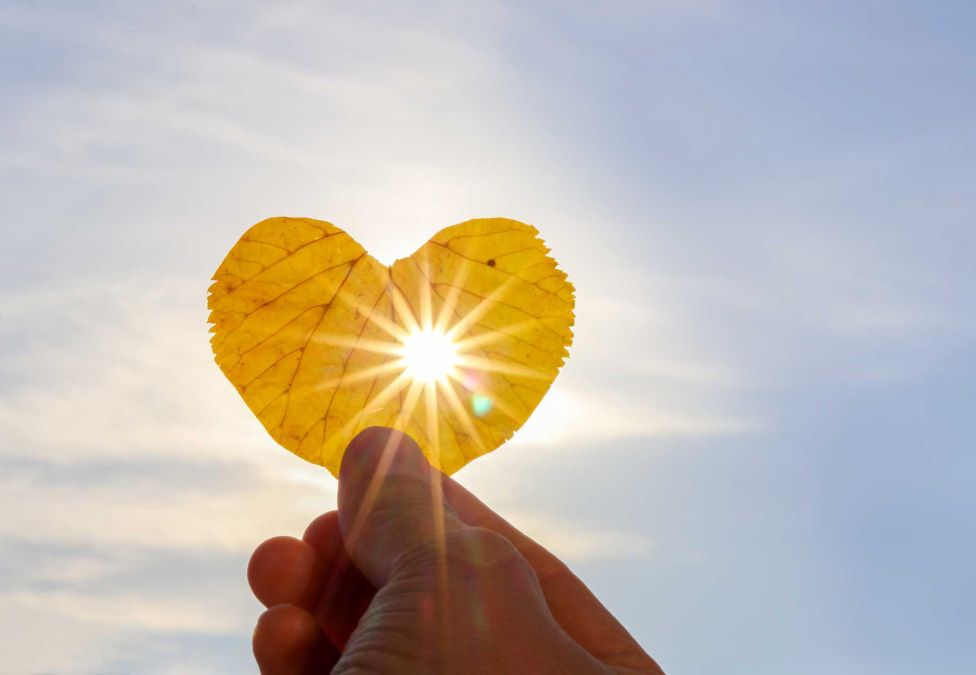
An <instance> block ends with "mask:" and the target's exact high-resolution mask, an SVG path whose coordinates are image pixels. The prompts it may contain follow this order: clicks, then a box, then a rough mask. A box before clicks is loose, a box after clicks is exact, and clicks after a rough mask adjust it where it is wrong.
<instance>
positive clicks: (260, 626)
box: [252, 605, 340, 675]
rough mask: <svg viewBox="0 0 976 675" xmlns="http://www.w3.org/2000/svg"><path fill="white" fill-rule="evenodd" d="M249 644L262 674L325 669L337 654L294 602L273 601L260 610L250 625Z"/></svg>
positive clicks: (294, 674) (293, 674)
mask: <svg viewBox="0 0 976 675" xmlns="http://www.w3.org/2000/svg"><path fill="white" fill-rule="evenodd" d="M252 646H253V649H254V658H255V660H256V661H257V662H258V668H260V670H261V673H263V674H264V675H303V674H305V673H309V674H310V673H327V672H329V670H331V669H332V667H333V666H334V665H335V664H336V662H337V661H338V660H339V656H340V654H339V652H338V650H337V649H336V648H335V647H333V646H332V644H331V643H330V642H329V641H328V639H327V638H326V637H325V635H323V634H322V632H321V631H320V630H319V628H318V625H317V624H316V623H315V619H313V618H312V615H311V614H309V613H308V612H306V611H305V610H303V609H301V608H299V607H295V606H294V605H276V606H275V607H272V608H271V609H269V610H267V611H266V612H264V614H262V615H261V617H260V618H259V619H258V623H257V626H255V628H254V636H253V638H252Z"/></svg>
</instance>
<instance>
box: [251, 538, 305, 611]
mask: <svg viewBox="0 0 976 675" xmlns="http://www.w3.org/2000/svg"><path fill="white" fill-rule="evenodd" d="M319 567H320V564H319V558H318V556H317V555H316V551H315V549H314V548H312V546H311V545H309V544H308V543H307V542H304V541H301V540H299V539H295V538H294V537H273V538H271V539H268V540H267V541H266V542H264V543H263V544H261V545H260V546H258V547H257V548H256V549H255V550H254V553H253V554H251V560H250V562H249V563H248V566H247V580H248V583H250V585H251V590H252V591H253V592H254V595H255V596H256V597H257V599H258V600H260V601H261V602H262V603H263V604H264V606H265V607H273V606H275V605H280V604H290V605H297V606H299V607H304V608H306V609H309V608H311V607H312V605H313V604H314V602H315V601H316V599H317V598H318V595H319V588H320V586H321V584H320V583H319V578H320V577H321V575H320V574H319Z"/></svg>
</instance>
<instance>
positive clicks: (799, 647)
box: [0, 0, 976, 675]
mask: <svg viewBox="0 0 976 675" xmlns="http://www.w3.org/2000/svg"><path fill="white" fill-rule="evenodd" d="M974 33H976V6H974V5H973V4H972V3H970V2H964V1H958V2H957V1H954V0H945V1H943V2H937V3H934V2H926V1H922V0H918V1H904V2H868V1H860V2H858V1H855V2H839V1H838V2H834V1H832V0H824V1H822V2H815V3H811V2H799V1H791V0H787V1H778V2H763V1H752V2H749V1H738V2H736V1H723V0H689V1H687V2H677V1H675V0H651V1H646V2H618V1H615V0H608V1H606V2H600V3H595V2H594V3H591V2H575V1H573V2H532V1H526V2H517V3H516V2H511V3H509V2H489V1H481V0H466V2H463V3H456V2H429V3H415V2H396V3H393V2H388V3H382V2H356V3H353V2H276V3H266V2H230V1H229V0H226V1H225V0H197V1H195V2H190V1H188V0H172V1H171V2H168V3H153V2H121V1H120V2H102V1H99V0H92V1H91V2H86V3H74V2H67V1H64V2H59V1H57V0H52V1H50V2H44V3H38V2H26V1H25V2H21V1H17V0H0V54H2V58H0V96H2V105H0V237H2V239H0V242H2V244H0V605H2V607H3V610H2V611H0V654H2V655H3V661H2V662H0V673H2V674H4V675H6V674H8V673H9V674H13V675H19V674H21V673H40V672H43V673H57V674H72V675H74V674H95V673H102V674H104V673H150V674H157V673H181V674H189V675H195V674H197V673H200V674H204V673H227V672H241V673H245V672H256V668H255V667H254V665H253V663H252V660H251V655H250V633H251V629H252V626H253V623H254V621H255V619H256V617H257V616H258V613H259V611H260V606H259V604H258V603H257V602H256V601H255V600H254V599H253V598H252V597H251V596H250V593H249V591H248V589H247V584H246V581H245V569H246V564H247V559H248V557H249V554H250V552H251V551H252V550H253V548H254V547H255V546H256V545H257V544H258V543H260V542H261V541H263V540H264V539H265V538H267V537H270V536H273V535H277V534H292V535H296V536H297V535H299V534H300V533H301V531H302V529H303V528H304V525H305V524H306V523H307V522H308V521H309V520H310V519H311V518H312V517H314V516H315V515H316V514H318V513H320V512H322V511H325V510H329V509H331V508H334V505H335V493H336V484H335V481H334V479H333V478H332V477H331V476H330V475H328V473H327V472H325V471H324V470H323V469H321V468H319V467H315V466H312V465H310V464H306V463H304V462H303V461H302V460H300V459H298V458H296V457H294V456H293V455H291V454H290V453H288V452H286V451H285V450H283V449H282V448H280V447H279V446H277V445H276V444H275V443H274V441H272V440H271V438H270V437H269V436H268V435H267V434H266V432H265V431H264V430H263V429H262V428H261V426H260V424H259V423H258V421H257V420H256V419H255V418H254V417H253V416H252V415H251V413H250V412H249V411H248V410H247V408H246V407H245V405H244V404H243V402H242V401H241V400H240V398H239V397H238V395H237V394H236V392H235V391H234V389H233V387H232V386H231V385H230V384H229V383H228V382H227V381H226V380H225V379H224V377H223V375H222V374H221V373H220V371H219V369H218V368H217V366H216V365H215V364H214V363H213V360H212V356H211V353H210V348H209V344H208V333H207V323H206V317H207V310H206V289H207V287H208V285H209V279H210V275H211V274H212V273H213V271H214V270H215V269H216V266H217V265H218V263H219V262H220V261H221V259H222V258H223V256H224V255H225V253H226V251H227V250H228V249H229V248H230V246H231V245H233V243H234V242H235V241H237V239H238V237H239V236H240V235H241V234H242V233H243V232H244V231H245V230H246V229H247V228H248V227H249V226H250V225H252V224H253V223H255V222H257V221H259V220H262V219H264V218H266V217H269V216H275V215H291V216H307V217H313V218H319V219H323V220H328V221H330V222H333V223H335V224H337V225H338V226H340V227H342V228H344V229H346V230H347V231H349V232H350V233H351V234H352V235H353V236H354V237H355V238H356V239H357V240H358V241H360V242H361V243H362V244H363V245H364V246H365V247H366V248H367V249H368V250H370V251H371V252H372V253H373V254H374V255H376V256H377V257H378V258H379V259H380V260H383V261H385V262H392V261H393V260H394V259H396V258H398V257H403V256H406V255H409V254H410V253H411V252H413V250H415V249H416V248H417V247H418V246H419V245H420V244H421V243H422V242H424V241H426V239H427V238H428V237H430V236H431V235H432V234H434V233H435V232H436V231H438V230H439V229H441V228H442V227H444V226H447V225H450V224H453V223H456V222H460V221H463V220H466V219H469V218H474V217H487V216H506V217H511V218H516V219H519V220H522V221H525V222H529V223H532V224H534V225H536V226H537V227H538V228H539V229H540V231H541V232H542V235H543V237H544V238H545V239H546V241H547V243H548V245H549V246H550V247H551V248H552V251H553V255H554V256H555V257H556V258H557V259H558V260H559V262H560V264H561V266H562V268H563V269H565V270H566V271H567V272H568V274H569V276H570V279H571V280H572V281H573V282H574V284H575V286H576V288H577V324H576V337H575V342H574V345H573V347H572V350H571V357H570V359H569V361H568V362H567V364H566V366H565V367H564V369H563V372H562V373H561V374H560V375H559V377H558V378H557V380H556V383H555V385H554V386H553V388H552V390H551V391H550V392H549V394H548V395H547V397H546V398H545V400H544V401H543V403H542V404H541V405H540V407H539V409H538V410H537V411H536V413H535V414H534V415H533V417H532V418H531V419H530V420H529V422H528V423H527V424H526V425H525V427H524V428H523V429H522V430H521V431H519V432H518V433H517V434H516V436H515V437H514V439H513V440H512V441H511V442H509V443H507V444H506V445H504V446H503V447H502V448H500V449H498V450H497V451H495V452H494V453H492V454H491V455H488V456H486V457H483V458H481V459H479V460H478V461H476V462H474V463H473V464H471V465H469V466H468V467H466V468H464V469H463V470H462V471H461V472H460V473H458V474H457V478H458V479H459V480H460V481H461V482H462V483H464V484H465V485H466V486H468V487H469V488H470V489H472V490H474V491H475V492H476V493H477V494H478V495H479V496H480V497H481V498H482V499H483V500H484V501H486V502H487V503H489V504H490V505H491V506H492V507H493V508H495V509H496V510H497V511H498V512H499V513H501V514H502V515H504V516H505V517H506V518H508V519H509V520H510V521H511V522H513V523H514V524H515V525H516V526H518V527H520V528H522V529H523V530H525V531H526V532H528V533H529V534H531V535H532V536H534V537H536V538H537V539H538V540H539V541H541V542H542V543H544V544H545V545H547V546H549V547H550V548H551V549H552V550H553V551H555V552H556V553H558V554H559V555H560V556H562V557H563V558H564V559H565V560H566V561H567V562H568V563H569V564H570V566H571V567H572V568H573V569H574V570H575V571H576V572H577V573H578V574H579V575H580V576H581V577H582V578H583V579H584V580H585V581H586V582H587V583H588V584H589V585H590V587H591V588H592V589H593V590H594V591H595V592H596V593H597V595H598V596H599V597H600V598H601V599H602V600H603V601H604V603H605V604H606V605H607V606H608V607H609V608H610V609H611V610H612V611H613V612H614V613H615V614H616V615H617V616H618V618H619V619H620V620H621V621H622V622H623V623H624V625H625V626H627V627H628V629H629V630H630V631H631V632H632V633H633V634H634V635H635V636H636V637H637V639H638V640H639V641H640V642H641V643H642V644H643V645H644V646H645V648H647V649H648V651H649V652H650V653H651V654H652V655H653V656H654V657H655V658H656V659H657V660H658V661H659V662H660V663H661V664H662V666H663V667H664V669H665V670H666V671H667V672H669V673H675V674H677V673H681V674H684V675H699V674H700V675H706V674H710V673H727V674H733V675H734V674H739V673H742V674H749V675H765V674H770V675H772V674H777V675H778V674H789V675H813V674H819V673H823V672H830V673H833V674H835V675H854V674H858V675H862V674H873V673H879V674H881V673H884V674H885V675H900V674H909V673H911V674H912V675H914V674H915V673H919V672H926V673H933V672H937V673H940V674H942V675H957V674H958V675H962V674H964V673H966V674H968V673H972V672H973V669H974V667H976V643H974V642H973V640H972V636H973V635H974V634H976V575H974V574H973V572H972V570H974V569H976V499H974V498H973V495H974V487H973V486H974V484H976V453H974V450H976V312H974V308H976V297H974V296H976V42H974V41H973V40H972V35H973V34H974Z"/></svg>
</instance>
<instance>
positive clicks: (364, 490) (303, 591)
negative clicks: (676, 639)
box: [248, 427, 663, 675]
mask: <svg viewBox="0 0 976 675" xmlns="http://www.w3.org/2000/svg"><path fill="white" fill-rule="evenodd" d="M248 580H249V582H250V584H251V588H252V590H253V591H254V594H255V595H256V596H257V598H258V599H259V600H260V601H261V602H262V603H264V605H265V606H267V607H268V610H267V611H265V612H264V613H263V614H262V615H261V617H260V618H259V619H258V623H257V627H256V628H255V631H254V655H255V658H256V659H257V662H258V665H259V666H260V668H261V672H262V673H266V674H269V675H298V674H305V673H327V672H330V670H331V672H333V673H434V672H436V673H491V674H503V673H518V674H524V673H604V674H605V673H651V674H656V675H663V673H662V671H661V669H660V668H659V667H658V666H657V664H656V663H655V662H654V660H653V659H651V657H650V656H648V655H647V653H646V652H644V650H643V649H641V647H640V645H638V644H637V642H636V641H635V640H634V639H633V638H632V637H631V636H630V635H629V634H628V633H627V631H626V630H625V629H624V628H623V626H621V625H620V624H619V623H618V622H617V620H616V619H615V618H614V617H613V616H612V615H611V614H610V613H609V612H608V611H607V610H606V608H604V607H603V605H601V604H600V602H599V601H598V600H597V599H596V597H595V596H594V595H593V594H592V593H590V591H589V590H588V589H587V588H586V586H585V585H584V584H583V582H582V581H580V580H579V579H578V578H577V577H576V576H575V575H574V574H573V573H572V572H571V571H570V570H569V568H568V567H566V565H564V564H563V563H562V562H561V561H560V560H559V559H557V558H556V557H555V556H554V555H552V554H551V553H550V552H548V551H547V550H546V549H545V548H543V547H542V546H540V545H539V544H537V543H536V542H534V541H532V540H531V539H530V538H529V537H527V536H525V535H524V534H522V533H521V532H519V531H518V530H517V529H515V528H514V527H512V526H511V525H510V524H509V523H507V522H506V521H505V520H504V519H502V518H501V517H500V516H498V515H497V514H495V513H494V512H493V511H491V509H489V508H488V507H487V506H485V505H484V504H482V503H481V502H480V501H479V500H478V499H477V498H476V497H474V495H472V494H471V493H470V492H468V491H467V490H466V489H464V488H463V487H462V486H461V485H460V484H458V483H457V482H455V481H454V480H452V479H451V478H449V477H447V476H445V475H443V474H441V473H440V472H439V471H436V470H435V469H432V468H431V467H430V465H429V464H428V463H427V460H426V459H425V458H424V456H423V454H422V453H421V451H420V449H419V448H418V447H417V445H416V443H414V441H413V440H412V439H410V438H409V437H408V436H405V435H403V434H401V433H400V432H397V431H393V430H390V429H385V428H380V427H375V428H371V429H367V430H366V431H363V432H362V433H361V434H359V435H358V436H357V437H356V438H355V439H354V440H353V441H352V443H350V445H349V448H348V450H347V451H346V454H345V457H344V458H343V460H342V467H341V470H340V478H339V508H338V511H330V512H328V513H325V514H323V515H322V516H319V517H318V518H316V519H315V520H314V521H312V523H311V524H310V525H309V526H308V529H307V530H306V531H305V535H304V537H303V538H302V540H298V539H294V538H291V537H275V538H273V539H269V540H268V541H266V542H264V543H263V544H261V545H260V546H259V547H258V548H257V549H256V550H255V552H254V554H253V555H252V557H251V562H250V565H249V567H248Z"/></svg>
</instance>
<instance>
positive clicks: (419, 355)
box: [400, 328, 459, 384]
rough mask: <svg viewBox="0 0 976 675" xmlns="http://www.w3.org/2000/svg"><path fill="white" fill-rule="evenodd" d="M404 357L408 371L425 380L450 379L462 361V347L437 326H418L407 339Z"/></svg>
mask: <svg viewBox="0 0 976 675" xmlns="http://www.w3.org/2000/svg"><path fill="white" fill-rule="evenodd" d="M400 357H401V359H402V360H403V367H404V370H405V372H406V374H407V375H408V376H409V377H411V378H413V379H414V380H415V381H418V382H423V383H425V384H429V383H433V382H442V383H443V382H446V380H447V378H448V376H449V375H451V373H453V371H454V368H455V367H456V366H457V365H458V361H459V357H458V347H457V344H456V343H455V342H454V340H452V339H451V337H450V336H449V335H447V333H444V332H442V331H439V330H436V329H434V328H425V329H420V330H416V331H414V332H412V333H410V334H409V335H407V336H406V338H405V339H404V341H403V345H402V347H401V348H400Z"/></svg>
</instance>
